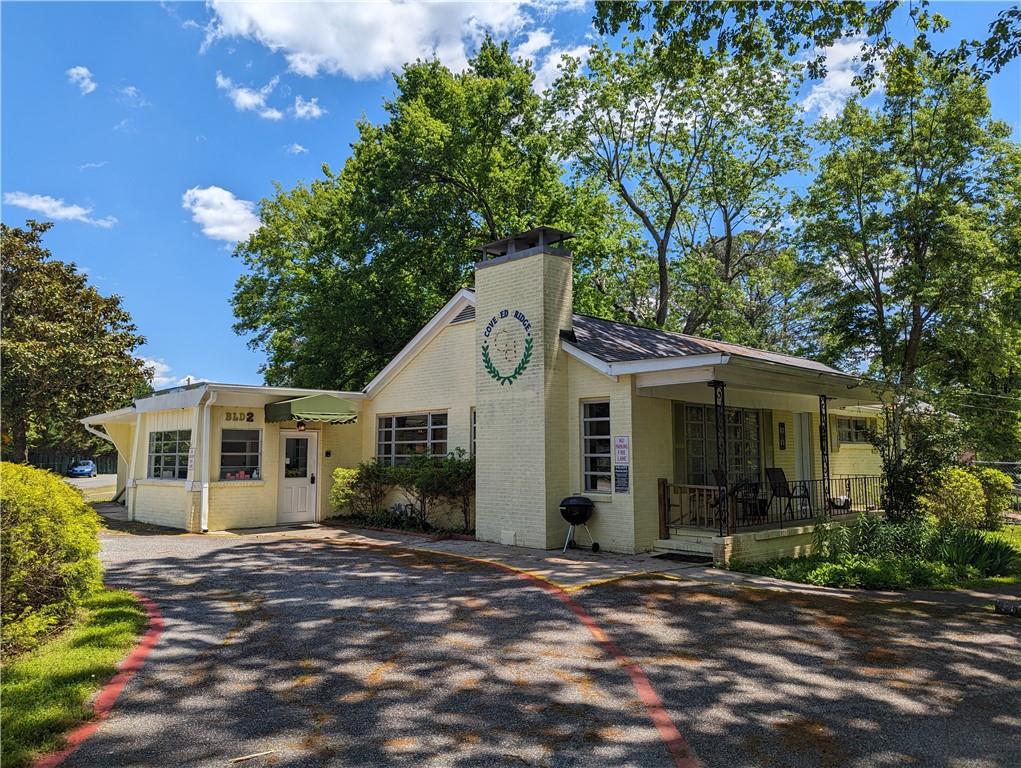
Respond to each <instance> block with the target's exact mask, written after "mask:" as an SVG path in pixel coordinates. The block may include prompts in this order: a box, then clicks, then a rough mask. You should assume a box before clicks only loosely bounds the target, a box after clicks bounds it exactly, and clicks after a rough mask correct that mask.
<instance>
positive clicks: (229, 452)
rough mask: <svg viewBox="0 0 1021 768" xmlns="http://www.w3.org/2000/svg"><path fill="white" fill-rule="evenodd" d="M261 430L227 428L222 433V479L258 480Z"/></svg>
mask: <svg viewBox="0 0 1021 768" xmlns="http://www.w3.org/2000/svg"><path fill="white" fill-rule="evenodd" d="M260 437H261V432H260V431H259V430H258V429H225V430H223V432H222V433H221V434H220V479H221V480H258V479H260V478H261V477H262V467H261V462H260V461H259V458H260V455H261V452H260V450H259V448H260Z"/></svg>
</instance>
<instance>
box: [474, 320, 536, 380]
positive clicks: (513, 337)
mask: <svg viewBox="0 0 1021 768" xmlns="http://www.w3.org/2000/svg"><path fill="white" fill-rule="evenodd" d="M482 337H483V342H482V364H483V365H484V366H485V367H486V372H487V373H488V374H489V375H490V376H491V377H492V378H493V379H495V380H496V381H498V382H500V385H501V386H502V385H504V384H513V383H514V380H515V379H516V378H517V377H518V376H520V375H521V374H522V373H524V372H525V369H526V368H528V363H529V361H530V360H531V359H532V345H533V339H532V324H531V323H530V322H529V321H528V318H527V317H525V314H524V313H523V312H521V311H520V310H517V309H515V310H514V311H513V312H511V311H510V310H509V309H501V310H500V313H499V314H497V315H493V317H492V318H491V319H490V320H489V322H488V323H486V329H485V330H484V331H483V332H482Z"/></svg>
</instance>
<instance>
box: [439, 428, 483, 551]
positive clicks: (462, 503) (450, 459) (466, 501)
mask: <svg viewBox="0 0 1021 768" xmlns="http://www.w3.org/2000/svg"><path fill="white" fill-rule="evenodd" d="M436 481H437V491H439V493H440V496H441V497H442V498H443V499H444V500H445V501H446V502H447V503H448V504H450V506H451V507H457V508H459V509H460V510H461V518H462V519H463V520H464V530H465V531H470V530H472V529H473V528H474V526H473V525H472V519H471V516H472V509H471V506H472V499H473V498H474V496H475V457H474V456H469V455H468V454H467V453H465V451H464V449H463V448H458V449H457V450H455V451H454V452H453V453H450V454H448V455H447V456H446V458H444V459H443V461H442V462H441V463H440V466H439V472H438V475H437V477H436Z"/></svg>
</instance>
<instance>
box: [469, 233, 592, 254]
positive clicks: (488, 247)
mask: <svg viewBox="0 0 1021 768" xmlns="http://www.w3.org/2000/svg"><path fill="white" fill-rule="evenodd" d="M572 237H574V235H573V234H571V233H570V232H565V231H564V230H562V229H554V228H553V227H535V228H534V229H530V230H528V231H527V232H519V233H518V234H516V235H511V236H510V237H505V238H503V239H502V240H494V241H493V242H491V243H486V244H485V245H480V246H478V247H477V248H475V250H476V251H478V252H480V253H484V254H486V255H488V256H491V257H492V256H506V255H508V254H513V253H520V252H521V251H527V250H531V249H533V248H545V249H547V250H552V251H554V252H557V251H560V250H561V249H553V248H551V246H553V245H556V244H557V243H562V242H564V241H565V240H570V239H571V238H572Z"/></svg>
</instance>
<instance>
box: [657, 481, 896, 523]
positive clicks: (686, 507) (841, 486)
mask: <svg viewBox="0 0 1021 768" xmlns="http://www.w3.org/2000/svg"><path fill="white" fill-rule="evenodd" d="M826 490H827V487H826V485H825V483H824V481H822V480H810V481H783V482H778V483H770V482H737V483H734V484H732V485H731V486H730V487H729V488H728V489H726V491H723V490H722V489H720V488H717V487H715V486H707V485H675V484H672V483H669V482H668V481H667V480H665V479H660V480H659V509H660V531H661V533H662V535H664V536H667V535H669V529H670V528H676V527H695V528H708V529H717V530H718V531H719V532H720V535H721V536H722V535H724V534H726V533H727V532H728V531H729V532H733V531H736V530H739V529H749V528H757V527H761V528H770V527H773V528H783V527H785V526H788V525H796V524H799V523H806V522H812V521H814V520H816V519H818V518H820V517H832V516H834V515H843V514H856V513H860V512H867V511H870V510H875V509H880V508H881V506H882V499H883V479H882V477H881V476H880V475H837V476H835V477H833V478H831V479H830V483H829V493H828V494H827V493H826Z"/></svg>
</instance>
